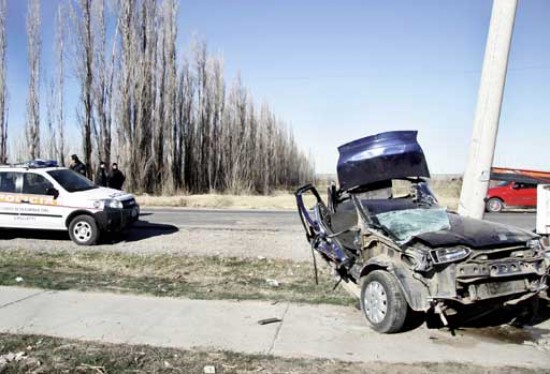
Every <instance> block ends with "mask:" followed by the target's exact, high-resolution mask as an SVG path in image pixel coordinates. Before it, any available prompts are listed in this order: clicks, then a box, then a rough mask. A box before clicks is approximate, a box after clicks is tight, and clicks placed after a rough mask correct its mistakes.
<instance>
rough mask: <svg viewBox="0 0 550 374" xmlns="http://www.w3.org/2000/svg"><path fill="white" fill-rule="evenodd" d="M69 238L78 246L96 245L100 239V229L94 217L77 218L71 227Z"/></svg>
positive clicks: (83, 216)
mask: <svg viewBox="0 0 550 374" xmlns="http://www.w3.org/2000/svg"><path fill="white" fill-rule="evenodd" d="M69 236H70V237H71V240H72V241H73V242H75V243H76V244H78V245H94V244H95V243H96V242H97V240H98V239H99V228H98V227H97V223H96V221H95V219H94V218H93V217H90V216H86V215H82V216H77V217H75V218H74V219H73V220H72V221H71V224H70V225H69Z"/></svg>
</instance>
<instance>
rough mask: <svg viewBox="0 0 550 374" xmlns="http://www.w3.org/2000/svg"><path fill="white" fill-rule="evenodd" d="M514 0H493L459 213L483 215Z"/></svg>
mask: <svg viewBox="0 0 550 374" xmlns="http://www.w3.org/2000/svg"><path fill="white" fill-rule="evenodd" d="M517 3H518V0H494V1H493V11H492V14H491V22H490V25H489V35H488V36H487V45H486V47H485V58H484V60H483V70H482V71H481V82H480V86H479V92H478V97H477V108H476V114H475V119H474V131H473V135H472V139H471V141H470V153H469V156H468V164H467V165H466V171H465V172H464V183H463V185H462V192H461V194H460V205H459V208H458V209H459V213H460V214H461V215H464V216H468V217H472V218H478V219H481V218H483V212H484V210H485V203H484V201H483V199H484V198H485V195H486V194H487V189H488V187H489V176H490V174H491V166H492V165H493V155H494V152H495V143H496V138H497V133H498V122H499V119H500V109H501V106H502V97H503V95H504V83H505V81H506V68H507V66H508V55H509V53H510V44H511V42H512V31H513V29H514V20H515V17H516V9H517Z"/></svg>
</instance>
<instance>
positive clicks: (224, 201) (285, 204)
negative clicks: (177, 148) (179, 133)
mask: <svg viewBox="0 0 550 374" xmlns="http://www.w3.org/2000/svg"><path fill="white" fill-rule="evenodd" d="M136 199H137V201H138V204H140V205H141V206H144V207H147V206H150V207H153V206H155V207H180V208H214V209H276V210H279V209H283V210H284V209H296V198H295V197H294V195H293V194H290V193H282V192H281V193H277V194H274V195H270V196H261V195H219V194H204V195H175V196H149V195H138V196H137V197H136ZM312 203H313V201H312Z"/></svg>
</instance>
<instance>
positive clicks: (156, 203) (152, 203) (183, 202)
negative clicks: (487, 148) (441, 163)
mask: <svg viewBox="0 0 550 374" xmlns="http://www.w3.org/2000/svg"><path fill="white" fill-rule="evenodd" d="M403 186H405V183H403ZM403 186H401V185H399V183H398V184H397V186H396V190H397V191H398V192H399V193H398V195H399V194H406V193H407V191H408V190H407V189H406V188H404V187H403ZM431 186H432V188H433V190H434V193H435V194H436V196H437V197H438V199H439V202H440V204H441V205H443V206H446V207H448V208H449V209H456V208H457V207H458V200H459V199H458V197H459V195H460V188H461V182H460V181H441V180H434V181H433V182H432V183H431ZM318 189H319V192H320V193H321V195H322V196H323V198H324V197H325V193H326V187H319V186H318ZM136 198H137V201H138V203H139V204H140V205H141V206H143V207H180V208H215V209H267V210H269V209H282V210H286V209H289V210H295V209H296V198H295V197H294V195H293V194H291V193H288V192H283V191H281V192H277V193H275V194H273V195H270V196H260V195H220V194H204V195H175V196H149V195H138V196H137V197H136ZM305 198H306V205H308V206H312V205H313V204H314V203H315V200H314V199H313V196H306V197H305Z"/></svg>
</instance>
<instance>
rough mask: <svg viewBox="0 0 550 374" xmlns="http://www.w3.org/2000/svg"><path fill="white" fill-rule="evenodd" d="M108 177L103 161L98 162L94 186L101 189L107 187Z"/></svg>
mask: <svg viewBox="0 0 550 374" xmlns="http://www.w3.org/2000/svg"><path fill="white" fill-rule="evenodd" d="M108 178H109V176H108V174H107V170H105V163H104V162H103V161H100V162H99V169H98V170H97V174H96V176H95V184H97V185H98V186H101V187H107V185H108V182H109V179H108Z"/></svg>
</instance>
